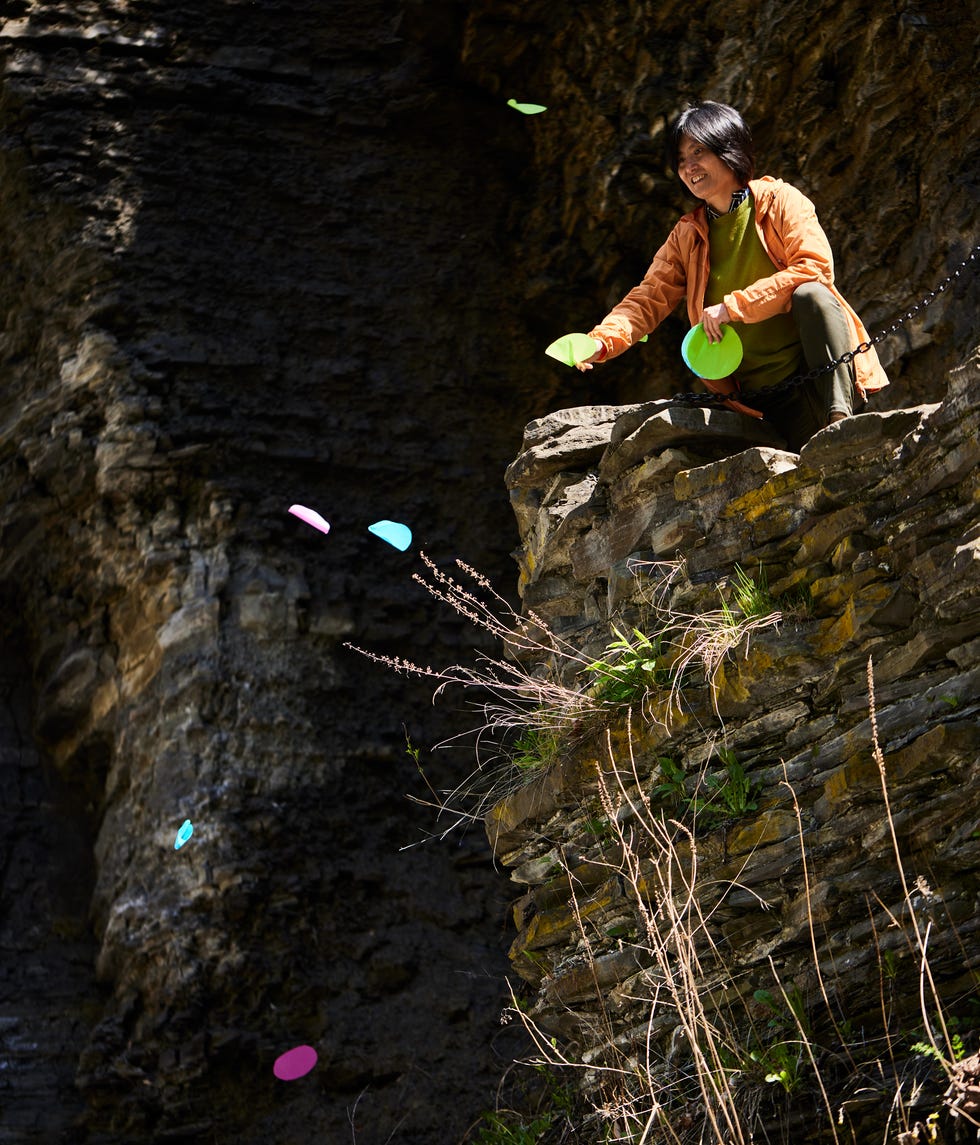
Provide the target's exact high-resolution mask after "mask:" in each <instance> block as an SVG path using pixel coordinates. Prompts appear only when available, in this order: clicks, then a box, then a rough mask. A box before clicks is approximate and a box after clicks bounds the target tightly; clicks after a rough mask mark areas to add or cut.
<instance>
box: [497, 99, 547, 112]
mask: <svg viewBox="0 0 980 1145" xmlns="http://www.w3.org/2000/svg"><path fill="white" fill-rule="evenodd" d="M507 106H508V107H512V108H513V109H514V110H515V111H519V112H521V113H522V114H524V115H537V114H538V113H539V112H542V111H547V110H548V109H547V108H546V107H542V106H541V104H540V103H518V102H517V100H516V99H509V100H507Z"/></svg>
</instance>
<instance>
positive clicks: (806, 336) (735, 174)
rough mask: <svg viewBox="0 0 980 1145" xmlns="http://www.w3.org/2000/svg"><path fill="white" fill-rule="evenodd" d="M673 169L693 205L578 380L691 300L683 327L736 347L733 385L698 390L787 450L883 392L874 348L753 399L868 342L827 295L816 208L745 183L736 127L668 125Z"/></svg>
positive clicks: (775, 183) (759, 183)
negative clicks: (762, 427) (726, 331)
mask: <svg viewBox="0 0 980 1145" xmlns="http://www.w3.org/2000/svg"><path fill="white" fill-rule="evenodd" d="M668 146H669V148H670V155H671V158H672V160H673V166H674V170H675V171H676V172H677V175H678V176H679V178H680V180H681V182H682V183H683V184H684V186H685V187H686V188H687V189H688V190H689V191H690V192H691V194H692V195H694V196H695V198H698V199H700V200H701V201H702V202H701V205H700V206H699V207H698V208H697V209H696V210H694V211H692V212H691V213H690V214H688V215H684V216H683V218H681V219H680V221H679V222H678V223H677V225H676V226H675V227H674V229H673V231H671V233H670V236H669V237H668V239H667V241H666V243H664V245H663V246H662V247H661V248H660V250H659V251H657V253H656V255H654V259H653V262H652V263H651V265H650V269H649V270H648V271H647V273H646V276H645V277H644V279H643V281H642V282H641V283H640V285H639V286H636V287H634V288H633V290H631V291H630V292H629V294H627V296H626V297H625V298H624V299H623V301H622V302H620V303H619V305H618V306H616V307H614V308H613V310H612V311H611V312H610V313H609V314H607V315H606V317H605V318H604V319H603V320H602V322H600V323H599V325H598V326H596V327H595V328H594V329H593V330H591V331H590V332H589V333H590V336H591V337H592V338H594V339H596V341H598V342H599V343H600V348H599V350H598V351H597V352H596V353H595V354H593V356H592V357H591V358H588V359H587V360H586V361H584V362H580V363H579V365H578V368H579V369H580V370H591V369H592V364H593V363H594V362H601V361H605V360H607V359H608V358H614V357H616V356H617V355H618V354H621V353H623V351H624V350H627V349H628V348H629V347H630V346H632V345H633V344H634V343H635V342H638V341H639V340H640V339H641V338H642V337H643V336H644V335H645V334H648V333H650V331H652V330H654V329H655V328H656V327H657V326H659V325H660V323H661V322H662V321H663V320H664V319H665V318H666V317H667V315H668V314H670V313H671V311H672V310H673V309H674V307H675V306H677V304H678V303H679V302H680V301H681V299H682V298H684V297H685V295H686V296H687V312H688V317H689V318H690V321H691V325H692V326H693V325H695V324H697V323H698V322H700V323H701V324H702V325H703V327H704V331H705V334H706V335H707V338H708V340H709V341H711V342H717V341H719V340H720V339H721V336H722V327H723V326H725V325H726V324H729V323H730V324H731V325H732V327H733V328H734V329H735V331H736V333H737V334H738V335H739V337H740V338H741V340H742V346H743V350H744V355H743V358H742V362H741V365H740V366H739V368H738V370H737V371H736V373H734V374H733V375H732V376H731V377H730V378H724V379H721V380H720V381H707V380H706V381H705V385H706V386H707V387H708V388H709V389H711V390H713V391H714V392H716V393H721V394H726V395H732V396H731V397H730V398H729V400H728V401H726V402H725V405H727V406H729V407H730V408H732V409H736V410H739V411H740V412H742V413H747V414H751V415H752V416H754V417H765V418H766V419H767V420H769V421H772V422H773V423H774V424H775V426H776V427H777V429H779V431H780V432H781V433H782V435H783V436H784V437H785V438H786V440H787V442H788V443H789V445H790V446H791V448H793V449H797V450H798V449H799V448H800V446H801V445H802V444H803V443H804V442H805V441H807V440H808V439H809V438H810V437H811V436H812V435H813V434H814V433H816V431H817V430H818V429H822V428H823V427H824V426H825V425H828V424H830V423H832V422H836V421H840V420H841V419H842V418H845V417H847V416H848V415H849V414H851V413H853V412H854V410H855V409H859V408H860V407H861V406H862V405H863V404H864V402H865V400H866V396H867V394H869V393H873V392H874V391H875V390H879V389H881V388H882V387H883V386H886V385H888V379H887V377H886V376H885V374H884V371H883V370H882V368H881V364H880V363H879V361H878V356H877V354H876V353H875V351H874V349H873V348H872V349H871V350H869V351H868V352H866V353H864V354H859V355H857V356H856V357H855V358H854V360H853V362H852V363H846V364H842V365H840V366H838V367H837V368H836V369H835V370H833V371H828V372H827V373H826V374H824V375H823V376H821V377H819V378H817V379H816V380H815V381H812V382H807V383H806V384H805V385H802V386H797V387H795V388H793V389H791V390H788V391H786V392H785V393H783V394H778V395H775V396H773V395H770V396H768V397H761V398H758V399H757V400H756V401H753V396H752V395H753V391H757V390H759V389H760V388H761V387H764V386H770V385H773V384H775V383H777V382H781V381H785V380H786V379H788V378H791V377H793V376H794V375H797V374H799V373H802V372H805V371H808V370H812V369H816V368H817V367H819V366H823V365H826V364H828V363H830V362H832V361H834V360H835V359H837V358H839V357H840V356H841V354H843V353H844V352H845V351H846V350H853V349H854V348H855V347H856V346H857V345H858V344H859V343H860V342H864V341H867V339H868V334H867V331H866V330H865V328H864V326H863V325H862V324H861V321H860V319H859V318H858V316H857V315H856V314H855V313H854V311H853V310H852V309H851V307H850V306H848V304H847V302H846V301H845V300H844V298H843V297H842V296H841V294H840V293H839V292H838V290H837V288H836V287H835V286H834V261H833V254H832V252H831V249H830V244H829V243H828V242H827V236H826V235H825V234H824V232H823V230H822V228H821V226H820V224H819V223H818V222H817V216H816V212H815V210H814V207H813V204H812V203H811V202H810V200H809V199H807V198H806V196H805V195H803V194H801V193H800V192H799V191H798V190H797V189H796V188H795V187H792V186H790V184H789V183H784V182H783V181H782V180H781V179H774V178H772V176H769V175H765V176H763V177H762V178H761V179H754V178H753V173H754V171H753V166H754V165H753V152H752V136H751V134H750V132H749V129H748V128H747V127H746V125H745V123H744V122H743V121H742V117H741V116H740V115H739V114H738V112H737V111H735V109H734V108H731V107H728V106H727V105H726V104H723V103H713V102H710V101H705V102H703V103H699V104H695V105H694V106H693V107H690V108H688V109H687V110H686V111H684V112H683V113H682V114H681V115H680V116H679V118H678V119H677V120H676V121H675V123H674V124H673V125H672V126H671V129H670V133H669V137H668Z"/></svg>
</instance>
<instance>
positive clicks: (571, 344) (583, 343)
mask: <svg viewBox="0 0 980 1145" xmlns="http://www.w3.org/2000/svg"><path fill="white" fill-rule="evenodd" d="M598 349H599V343H598V342H597V341H596V340H595V339H594V338H590V337H589V336H588V334H566V335H565V336H564V337H562V338H559V339H558V340H557V342H552V343H551V345H550V346H549V347H548V349H547V350H545V353H546V354H547V355H548V356H549V357H551V358H555V359H557V360H558V361H559V362H564V363H565V365H566V366H574V365H577V364H578V363H579V362H584V361H585V360H586V358H591V357H592V355H593V354H594V353H595V352H596V350H598Z"/></svg>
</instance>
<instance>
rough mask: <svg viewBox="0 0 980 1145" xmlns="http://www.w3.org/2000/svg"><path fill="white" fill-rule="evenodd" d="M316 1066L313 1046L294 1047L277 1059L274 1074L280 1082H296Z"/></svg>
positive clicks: (274, 1064) (273, 1067)
mask: <svg viewBox="0 0 980 1145" xmlns="http://www.w3.org/2000/svg"><path fill="white" fill-rule="evenodd" d="M315 1065H316V1050H315V1049H314V1048H313V1047H312V1046H294V1047H293V1049H291V1050H286V1052H285V1053H284V1054H280V1055H279V1057H277V1058H276V1060H275V1062H274V1063H273V1066H272V1072H273V1073H274V1074H275V1075H276V1077H277V1078H279V1080H280V1081H295V1080H296V1079H297V1078H298V1077H305V1075H306V1074H308V1073H309V1072H310V1070H311V1069H312V1068H313V1067H314V1066H315Z"/></svg>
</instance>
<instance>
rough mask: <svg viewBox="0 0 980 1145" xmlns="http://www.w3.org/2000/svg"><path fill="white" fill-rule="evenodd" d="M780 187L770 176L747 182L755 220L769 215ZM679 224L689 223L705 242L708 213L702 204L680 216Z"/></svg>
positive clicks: (778, 182) (780, 183)
mask: <svg viewBox="0 0 980 1145" xmlns="http://www.w3.org/2000/svg"><path fill="white" fill-rule="evenodd" d="M782 185H783V181H782V179H775V178H773V176H772V175H763V176H762V177H761V178H759V179H750V180H749V190H750V191H751V192H752V199H753V202H754V204H755V215H756V218H757V219H761V218H763V217H764V216H765V215H767V214H768V213H769V208H770V206H771V205H772V200H773V198H774V197H775V194H776V192H777V190H778V189H779V188H780V187H781V186H782ZM681 222H685V223H689V224H690V225H691V226H693V227H694V229H695V230H696V231H697V233H698V235H699V236H700V237H701V238H703V239H705V240H707V238H708V233H709V232H708V212H707V211H706V210H705V209H704V204H702V205H701V206H699V207H695V208H694V210H693V211H690V212H689V213H688V214H686V215H684V216H682V218H681Z"/></svg>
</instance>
